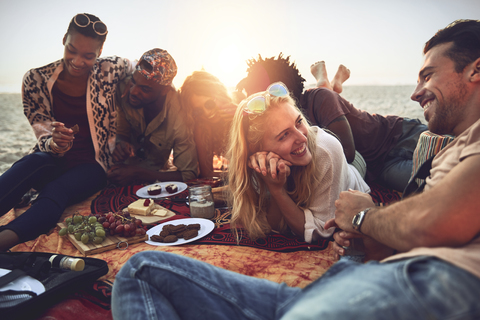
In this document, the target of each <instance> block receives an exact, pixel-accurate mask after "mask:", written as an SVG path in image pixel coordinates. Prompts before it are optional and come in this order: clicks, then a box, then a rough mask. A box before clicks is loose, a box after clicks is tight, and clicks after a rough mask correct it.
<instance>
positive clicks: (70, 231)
mask: <svg viewBox="0 0 480 320" xmlns="http://www.w3.org/2000/svg"><path fill="white" fill-rule="evenodd" d="M67 230H68V233H73V232H74V231H75V227H74V226H73V225H69V226H68V228H67Z"/></svg>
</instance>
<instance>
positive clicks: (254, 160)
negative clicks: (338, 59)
mask: <svg viewBox="0 0 480 320" xmlns="http://www.w3.org/2000/svg"><path fill="white" fill-rule="evenodd" d="M227 159H228V160H229V161H230V165H229V174H228V177H229V181H228V182H229V190H230V192H231V195H230V197H229V201H230V206H231V211H232V221H231V225H232V227H233V230H234V232H235V234H236V235H237V239H238V238H239V231H238V230H237V228H238V227H241V228H244V229H245V230H246V231H247V233H248V235H249V237H250V238H251V239H257V238H262V237H265V235H266V234H268V233H270V232H272V231H273V232H285V231H286V230H287V229H290V230H291V231H292V232H293V233H295V234H296V235H298V236H301V237H302V238H304V240H305V241H306V242H311V241H312V240H315V239H317V238H318V237H329V236H331V235H332V233H333V231H334V230H333V229H334V228H331V229H328V230H325V229H324V228H323V226H324V225H325V222H326V221H327V220H329V219H331V218H333V217H334V213H335V200H337V199H338V196H339V194H340V192H341V191H346V190H348V189H354V190H360V191H362V192H369V191H370V188H369V187H368V185H367V184H366V183H365V182H364V181H363V179H362V177H361V176H360V173H359V172H358V171H357V170H356V169H355V168H354V167H353V166H352V165H349V164H347V161H346V158H345V155H344V153H343V148H342V145H341V144H340V142H339V141H338V139H337V138H336V137H334V136H333V135H332V134H330V133H327V132H326V131H324V130H322V129H320V128H318V127H311V126H309V124H308V123H307V121H306V120H305V117H304V116H303V114H302V113H301V112H300V110H299V109H298V107H297V106H296V105H295V102H294V100H293V99H292V98H291V96H290V94H289V92H288V89H287V88H286V87H285V85H284V84H283V83H281V82H277V83H274V84H272V85H270V86H269V87H268V88H267V91H265V92H260V93H257V94H254V95H252V96H250V97H248V98H247V99H245V100H243V101H242V103H241V104H240V106H239V108H238V109H237V111H236V113H235V116H234V119H233V125H232V129H231V131H230V140H229V147H228V152H227Z"/></svg>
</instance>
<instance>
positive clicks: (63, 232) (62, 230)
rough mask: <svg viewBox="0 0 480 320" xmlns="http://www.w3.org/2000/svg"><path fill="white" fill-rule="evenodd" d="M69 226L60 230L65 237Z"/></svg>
mask: <svg viewBox="0 0 480 320" xmlns="http://www.w3.org/2000/svg"><path fill="white" fill-rule="evenodd" d="M67 231H68V230H67V228H62V229H60V231H58V235H59V236H61V237H64V236H66V235H67Z"/></svg>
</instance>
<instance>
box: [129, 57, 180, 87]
mask: <svg viewBox="0 0 480 320" xmlns="http://www.w3.org/2000/svg"><path fill="white" fill-rule="evenodd" d="M142 60H145V61H146V62H147V63H148V64H149V65H150V66H151V67H152V70H151V71H148V70H145V69H144V68H142V67H141V66H140V62H142ZM136 71H138V72H140V73H141V74H143V76H144V77H145V78H147V80H150V79H153V80H155V82H157V83H158V84H160V85H162V86H168V85H170V84H172V80H173V78H175V75H176V74H177V65H176V63H175V60H173V58H172V56H171V55H170V54H169V53H168V52H167V51H166V50H162V49H158V48H155V49H152V50H149V51H147V52H145V53H144V54H143V55H142V57H141V58H140V60H139V61H138V63H137V67H136Z"/></svg>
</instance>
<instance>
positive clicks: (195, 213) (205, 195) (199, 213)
mask: <svg viewBox="0 0 480 320" xmlns="http://www.w3.org/2000/svg"><path fill="white" fill-rule="evenodd" d="M188 194H189V196H188V202H189V203H190V215H191V216H192V218H206V219H211V218H213V217H214V216H215V204H214V202H213V195H212V187H211V186H209V185H197V186H192V187H189V188H188Z"/></svg>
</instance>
